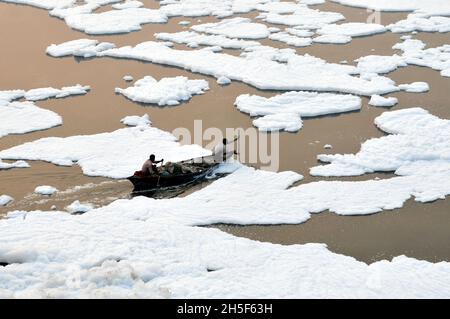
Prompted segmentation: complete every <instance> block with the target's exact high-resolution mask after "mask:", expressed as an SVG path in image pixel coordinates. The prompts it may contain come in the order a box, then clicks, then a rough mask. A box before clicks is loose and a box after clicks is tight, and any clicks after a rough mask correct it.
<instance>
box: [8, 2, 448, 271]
mask: <svg viewBox="0 0 450 319" xmlns="http://www.w3.org/2000/svg"><path fill="white" fill-rule="evenodd" d="M149 3H151V5H152V6H154V7H157V2H156V1H149ZM317 7H318V8H321V9H323V10H329V11H335V12H341V13H343V14H344V15H345V16H346V17H347V22H353V21H354V22H365V21H366V19H367V16H368V13H367V12H366V10H361V9H355V8H349V7H344V6H340V5H337V4H331V3H326V4H324V5H320V6H317ZM101 10H105V8H103V9H101ZM256 15H257V14H255V13H251V14H248V15H244V16H250V17H255V16H256ZM404 17H406V13H383V14H382V16H381V23H382V24H385V25H387V24H389V23H392V22H394V21H397V20H400V19H403V18H404ZM181 20H190V21H192V22H193V24H194V23H198V22H197V21H198V20H201V22H202V23H204V22H210V21H216V19H215V18H211V17H201V18H194V19H186V18H182V17H180V18H173V19H171V20H170V22H169V23H168V24H156V25H155V24H149V25H144V26H143V28H142V30H141V31H140V32H134V33H131V34H125V35H111V36H97V37H90V36H87V35H85V34H83V33H81V32H77V31H74V30H71V29H70V28H68V27H67V26H66V25H65V23H64V22H62V21H60V20H59V19H57V18H52V17H49V15H48V12H47V11H45V10H40V9H36V8H32V7H28V6H19V5H12V4H5V3H2V2H0V38H1V39H2V44H1V48H2V50H1V59H0V90H6V89H31V88H38V87H47V86H53V87H62V86H67V85H75V84H77V83H80V84H82V85H90V86H91V88H92V90H91V92H90V93H89V94H87V95H85V96H77V97H70V98H67V99H58V100H47V101H41V102H37V105H39V106H40V107H43V108H46V109H49V110H52V111H55V112H56V113H58V114H60V115H61V116H62V118H63V120H64V124H63V125H62V126H60V127H56V128H52V129H50V130H45V131H39V132H34V133H30V134H25V135H10V136H7V137H3V138H1V139H0V149H7V148H9V147H12V146H15V145H19V144H22V143H24V142H29V141H33V140H36V139H38V138H41V137H49V136H60V137H66V136H72V135H80V134H95V133H101V132H110V131H113V130H116V129H118V128H121V127H123V126H122V124H121V123H120V119H122V118H123V117H125V116H127V115H143V114H145V113H148V114H149V115H150V118H151V120H152V122H153V124H154V126H156V127H158V128H160V129H163V130H166V131H172V130H174V129H176V128H180V127H183V128H188V129H189V130H192V129H193V127H194V124H193V123H194V121H195V120H202V121H203V127H204V128H208V127H217V128H219V129H221V130H225V129H226V128H244V129H246V128H249V127H252V119H251V118H250V117H249V116H247V115H246V114H243V113H241V112H239V111H238V110H236V108H235V107H234V105H233V104H234V101H235V99H236V97H237V96H238V95H240V94H246V93H249V94H259V95H264V96H272V95H274V94H275V93H277V92H263V91H258V90H256V89H255V88H253V87H250V86H248V85H246V84H243V83H238V82H233V83H232V84H231V85H229V86H226V87H219V85H217V84H216V81H215V79H214V78H211V77H207V76H203V75H201V74H192V73H190V72H187V71H184V70H181V69H178V68H173V67H166V66H162V65H155V64H150V63H143V62H139V61H132V60H124V59H110V58H102V59H89V60H77V59H74V58H72V57H67V58H61V59H55V58H52V57H49V56H47V55H46V54H45V49H46V47H47V46H48V45H50V44H52V43H61V42H64V41H69V40H74V39H79V38H96V39H99V40H101V41H110V42H114V43H116V44H117V45H118V46H122V45H135V44H137V43H140V42H143V41H148V40H153V39H154V37H153V34H154V33H155V32H175V31H181V30H183V29H187V28H186V27H182V26H180V25H178V22H179V21H181ZM400 36H401V35H399V34H392V33H386V34H382V35H376V36H372V37H363V38H355V39H353V41H352V43H350V44H348V45H313V46H311V47H307V48H299V49H297V51H298V53H300V54H303V53H309V54H311V55H314V56H317V57H320V58H323V59H326V60H327V61H329V62H336V63H338V62H340V61H343V60H347V61H349V62H350V63H351V62H352V61H353V60H354V59H357V58H359V57H361V56H365V55H370V54H381V55H383V54H387V55H392V54H393V50H392V49H391V48H392V46H393V45H394V44H396V43H398V42H400ZM416 38H418V39H421V40H423V41H425V42H426V43H427V44H428V46H429V47H435V46H439V45H442V44H445V43H448V40H449V39H448V35H445V34H426V33H421V34H418V35H417V36H416ZM261 42H262V43H263V44H270V45H271V46H276V47H280V48H283V47H287V46H286V45H284V44H282V43H280V42H273V41H270V40H264V41H261ZM176 47H177V48H182V49H186V50H187V48H186V47H184V46H180V45H176ZM226 52H227V53H230V54H238V53H239V52H238V51H233V50H226ZM128 74H130V75H132V76H133V77H134V78H135V79H139V78H142V77H144V76H146V75H151V76H153V77H155V78H157V79H160V78H162V77H172V76H178V75H184V76H188V77H189V78H196V79H206V80H208V81H209V83H210V88H211V90H210V91H209V92H207V93H206V94H205V95H202V96H195V97H193V99H192V100H191V101H190V102H189V103H186V104H182V105H180V106H178V107H170V108H159V107H152V106H147V107H145V106H142V105H139V104H137V103H133V102H131V101H128V100H127V99H125V98H123V97H122V96H119V95H116V94H115V93H114V88H115V87H127V86H129V85H130V84H127V83H125V82H124V81H123V80H122V77H123V76H124V75H128ZM388 76H389V77H390V78H392V79H393V80H395V81H396V82H397V83H411V82H414V81H426V82H428V83H429V84H430V86H431V90H430V92H428V93H426V94H410V93H395V94H392V95H391V96H396V97H398V98H399V100H400V104H399V105H397V106H395V107H394V108H393V109H402V108H409V107H414V106H421V107H424V108H426V109H427V110H429V111H430V112H432V113H433V114H435V115H437V116H440V117H443V118H450V107H449V104H448V89H449V88H450V79H448V78H443V77H441V76H440V75H439V72H437V71H434V70H431V69H427V68H419V67H407V68H403V69H399V70H397V71H395V72H393V73H391V74H389V75H388ZM384 111H386V109H385V108H376V107H370V106H368V99H367V98H364V105H363V109H362V110H361V111H360V112H352V113H348V114H342V115H339V116H327V117H319V118H313V119H304V127H303V128H302V130H301V131H300V132H298V133H295V134H291V133H282V134H280V167H279V170H280V171H283V170H293V171H296V172H298V173H301V174H303V175H305V180H304V181H302V183H305V182H311V181H316V180H323V178H314V177H311V176H309V175H308V170H309V168H310V167H312V166H315V165H318V162H317V160H316V157H317V155H318V154H322V153H355V152H357V151H358V150H359V148H360V145H361V143H362V142H364V141H365V140H367V139H370V138H374V137H380V136H383V132H381V131H379V130H378V129H377V128H376V127H375V126H374V124H373V121H374V118H375V117H377V116H378V115H380V114H381V113H383V112H384ZM208 142H209V141H204V143H203V146H205V145H206V144H208ZM325 144H331V145H333V149H331V150H325V149H324V148H323V146H324V145H325ZM30 164H31V165H32V167H31V168H28V169H14V170H6V171H0V194H8V195H11V196H13V197H14V198H15V201H14V202H13V203H12V204H10V205H9V206H7V207H6V208H0V214H5V213H6V212H8V211H11V210H16V209H19V210H36V209H41V210H44V209H45V210H48V209H50V208H51V207H52V206H55V207H56V209H64V207H65V206H67V205H68V204H70V203H71V202H73V201H74V200H76V199H79V200H81V201H87V202H90V203H93V204H95V205H97V206H99V205H105V204H107V203H110V202H112V201H113V200H115V199H117V198H128V197H129V196H130V192H131V189H132V187H131V185H130V184H129V183H128V182H127V181H114V180H109V179H106V178H91V177H87V176H84V175H83V174H82V172H81V169H80V168H79V167H78V166H74V167H71V168H67V167H57V166H55V165H52V164H48V163H42V162H30ZM255 166H256V167H258V166H259V165H258V164H255ZM391 176H393V175H392V174H372V175H366V176H361V177H357V178H345V179H338V178H334V179H333V180H366V179H372V178H374V177H380V178H388V177H391ZM329 180H331V179H329ZM39 185H51V186H55V187H57V188H58V189H59V190H61V192H60V193H58V194H57V195H55V196H54V197H51V198H43V197H42V196H37V195H33V190H34V188H35V187H36V186H39ZM206 185H207V184H202V185H199V186H197V187H195V189H194V190H191V192H192V191H195V190H198V189H200V188H202V187H205V186H206ZM77 186H82V187H77ZM449 213H450V200H449V199H446V200H441V201H437V202H434V203H430V204H420V203H415V202H414V201H413V200H411V201H409V202H407V203H406V205H405V207H404V208H402V209H400V210H395V211H387V212H383V213H380V214H375V215H371V216H345V217H344V216H338V215H335V214H332V213H328V212H324V213H321V214H317V215H314V216H313V217H312V218H311V220H309V221H308V222H307V223H305V224H302V225H280V226H257V225H255V226H245V227H242V226H233V225H217V226H214V227H218V228H219V229H222V230H224V231H226V232H229V233H231V234H234V235H237V236H242V237H248V238H251V239H255V240H260V241H268V242H273V243H279V244H303V243H309V242H319V243H326V244H327V245H328V246H329V248H330V249H331V250H332V251H335V252H338V253H342V254H345V255H350V256H353V257H355V258H357V259H359V260H363V261H366V262H370V261H374V260H380V259H389V258H392V257H393V256H398V255H402V254H405V255H408V256H411V257H416V258H420V259H426V260H430V261H441V260H447V261H450V249H449V248H450V232H448V229H449V227H450V214H449Z"/></svg>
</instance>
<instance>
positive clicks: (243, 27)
mask: <svg viewBox="0 0 450 319" xmlns="http://www.w3.org/2000/svg"><path fill="white" fill-rule="evenodd" d="M191 29H192V30H194V31H197V32H204V33H208V34H215V35H223V36H226V37H229V38H240V39H253V40H255V39H263V38H267V37H268V36H269V34H270V31H269V30H268V29H267V26H266V25H264V24H262V23H255V22H252V20H251V19H248V18H241V17H238V18H232V19H225V20H222V21H220V22H217V23H205V24H198V25H194V26H192V27H191Z"/></svg>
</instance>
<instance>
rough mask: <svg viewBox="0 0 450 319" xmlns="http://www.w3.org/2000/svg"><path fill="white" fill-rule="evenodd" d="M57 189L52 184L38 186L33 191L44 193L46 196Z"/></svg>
mask: <svg viewBox="0 0 450 319" xmlns="http://www.w3.org/2000/svg"><path fill="white" fill-rule="evenodd" d="M57 191H58V189H57V188H55V187H53V186H48V185H43V186H38V187H36V189H35V190H34V192H35V193H36V194H39V195H46V196H51V195H53V194H55V193H56V192H57Z"/></svg>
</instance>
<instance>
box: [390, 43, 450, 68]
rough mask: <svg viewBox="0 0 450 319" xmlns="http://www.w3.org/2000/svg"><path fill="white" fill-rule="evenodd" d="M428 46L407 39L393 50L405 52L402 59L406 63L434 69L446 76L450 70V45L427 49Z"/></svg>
mask: <svg viewBox="0 0 450 319" xmlns="http://www.w3.org/2000/svg"><path fill="white" fill-rule="evenodd" d="M425 47H426V45H425V43H423V42H422V41H420V40H416V39H406V40H405V41H403V42H401V43H397V44H396V45H394V46H393V49H396V50H401V51H403V54H402V57H403V59H404V60H405V62H406V63H408V64H411V65H418V66H423V67H428V68H432V69H434V70H438V71H441V75H442V76H445V74H446V70H448V69H450V54H449V52H450V45H443V46H440V47H437V48H429V49H425Z"/></svg>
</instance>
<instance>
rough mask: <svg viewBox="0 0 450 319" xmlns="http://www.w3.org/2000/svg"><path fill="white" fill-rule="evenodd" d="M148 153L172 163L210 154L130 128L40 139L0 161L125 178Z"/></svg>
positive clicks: (8, 152)
mask: <svg viewBox="0 0 450 319" xmlns="http://www.w3.org/2000/svg"><path fill="white" fill-rule="evenodd" d="M0 109H1V108H0ZM1 118H2V117H1ZM27 127H29V124H27ZM149 152H152V153H154V154H157V156H158V157H162V158H164V159H165V160H167V161H172V162H177V161H181V160H185V159H189V158H194V157H198V156H206V155H209V154H210V152H209V151H206V150H204V149H202V148H201V147H200V146H198V145H190V146H181V145H180V144H179V143H177V142H176V139H175V137H174V136H173V135H172V134H169V133H167V132H164V131H161V130H159V129H157V128H153V127H131V128H123V129H119V130H117V131H114V132H111V133H101V134H95V135H80V136H71V137H66V138H60V137H49V138H42V139H38V140H36V141H33V142H29V143H25V144H22V145H18V146H15V147H13V148H10V149H8V150H3V151H1V152H0V158H2V159H29V160H42V161H47V162H51V163H53V164H56V165H64V166H71V165H73V164H74V163H76V164H78V165H79V166H81V168H82V169H83V173H84V174H86V175H89V176H104V177H111V178H126V177H128V176H131V175H133V173H134V171H136V170H138V169H140V168H141V166H142V163H144V161H145V160H146V159H147V158H148V155H149V154H148V153H149Z"/></svg>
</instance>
